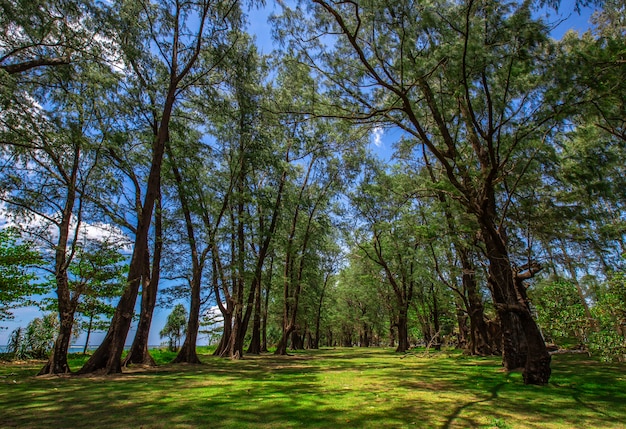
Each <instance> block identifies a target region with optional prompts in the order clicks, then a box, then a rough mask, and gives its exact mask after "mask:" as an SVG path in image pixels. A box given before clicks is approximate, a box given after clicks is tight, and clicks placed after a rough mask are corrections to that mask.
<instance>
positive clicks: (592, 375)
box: [0, 348, 626, 429]
mask: <svg viewBox="0 0 626 429" xmlns="http://www.w3.org/2000/svg"><path fill="white" fill-rule="evenodd" d="M199 351H200V352H201V353H202V354H201V359H202V361H203V364H202V365H184V364H176V365H172V364H163V365H160V366H158V367H156V368H131V369H130V370H128V371H127V372H126V373H124V374H121V375H116V376H93V375H92V376H58V377H57V376H46V377H35V375H34V374H36V373H37V371H38V370H39V369H40V368H41V366H42V365H43V362H36V361H28V362H0V428H13V427H16V428H50V427H54V428H255V429H259V428H261V429H263V428H272V429H273V428H300V427H304V428H339V427H350V428H413V427H419V428H542V429H545V428H626V366H625V365H617V364H605V363H599V362H597V361H595V360H592V359H590V358H589V357H587V356H586V355H580V354H578V355H567V354H557V355H554V356H553V365H552V378H551V379H550V383H549V384H548V385H547V386H525V385H524V384H523V382H522V377H521V374H520V373H519V372H505V371H503V370H502V368H501V366H500V362H499V359H498V358H475V357H467V356H463V355H462V354H460V353H458V352H456V351H444V352H440V353H431V354H427V353H421V352H420V351H417V352H414V353H408V354H404V355H399V354H396V353H394V352H393V350H392V349H377V348H371V349H363V348H351V349H346V348H339V349H322V350H312V351H304V352H297V353H295V354H294V355H293V356H274V355H269V354H268V355H262V356H246V358H245V359H243V360H238V361H232V360H228V359H222V358H216V357H212V356H210V354H209V351H208V350H206V349H202V350H199ZM155 354H156V355H158V356H157V358H158V359H157V360H160V361H164V360H166V359H169V358H171V357H172V356H173V354H167V353H165V352H155ZM83 360H84V358H83V357H82V356H80V355H76V356H75V357H73V359H72V360H71V363H72V365H73V368H75V369H78V368H79V367H80V365H81V363H82V361H83Z"/></svg>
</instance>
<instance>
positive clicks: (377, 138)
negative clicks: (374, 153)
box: [371, 127, 385, 147]
mask: <svg viewBox="0 0 626 429" xmlns="http://www.w3.org/2000/svg"><path fill="white" fill-rule="evenodd" d="M383 134H385V130H384V129H383V128H382V127H375V128H374V129H373V130H372V135H371V141H372V143H374V146H376V147H381V146H382V145H383Z"/></svg>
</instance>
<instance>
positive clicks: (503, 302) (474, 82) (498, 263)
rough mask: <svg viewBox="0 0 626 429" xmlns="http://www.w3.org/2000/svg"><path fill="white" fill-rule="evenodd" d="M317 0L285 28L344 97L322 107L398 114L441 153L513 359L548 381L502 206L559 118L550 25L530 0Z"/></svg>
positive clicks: (374, 115) (368, 117) (528, 375)
mask: <svg viewBox="0 0 626 429" xmlns="http://www.w3.org/2000/svg"><path fill="white" fill-rule="evenodd" d="M314 3H315V6H314V7H313V8H312V9H311V14H312V16H313V17H314V19H313V20H311V21H306V19H305V17H304V15H303V13H302V12H301V11H300V10H296V11H287V12H286V14H287V15H290V18H291V19H289V20H287V21H286V22H289V25H291V27H289V26H285V27H284V28H283V29H284V30H285V34H286V35H287V34H288V35H289V36H290V43H291V44H292V46H294V48H296V49H299V52H300V53H301V57H300V58H301V59H302V61H304V62H306V63H308V64H309V66H310V67H311V69H312V70H315V72H316V73H317V74H318V75H319V76H320V77H321V78H325V79H326V83H327V85H328V87H329V89H330V91H332V94H333V95H335V96H336V98H335V100H336V101H335V102H333V103H332V104H330V105H328V104H326V105H324V104H320V105H318V106H317V107H318V109H317V111H316V113H318V114H321V115H332V116H341V117H344V118H347V119H351V120H353V121H357V122H371V121H378V122H380V123H387V124H392V125H393V126H396V127H399V128H400V129H402V130H404V131H405V132H406V133H407V134H408V135H410V136H411V137H412V138H413V139H414V142H415V146H416V147H417V148H418V149H421V147H422V146H423V147H425V148H426V149H427V151H428V152H429V153H430V154H431V155H432V156H433V158H434V159H435V160H436V162H437V165H438V166H440V168H441V169H442V170H443V171H444V173H445V176H444V177H445V180H446V183H447V184H449V191H450V192H451V193H452V194H453V195H454V198H456V199H457V200H458V201H459V202H461V203H462V204H463V206H464V209H465V210H466V211H467V213H469V214H471V215H472V216H474V217H475V219H476V221H477V223H478V225H479V228H480V231H481V238H482V240H483V242H484V245H485V253H486V257H487V259H488V260H489V286H490V289H491V294H492V299H493V300H494V303H495V305H496V308H497V311H498V315H499V319H500V323H501V326H502V330H503V339H504V346H503V363H504V366H505V367H506V368H507V369H514V368H517V367H520V366H523V367H524V368H525V369H524V381H525V383H529V384H545V383H547V382H548V379H549V377H550V355H549V354H548V352H547V350H546V347H545V344H544V341H543V338H542V337H541V333H540V331H539V329H538V327H537V325H536V323H535V321H534V319H533V318H532V314H531V312H530V309H529V306H528V302H527V297H526V291H525V290H524V289H520V287H518V284H517V283H516V281H515V278H514V272H513V265H512V264H513V262H512V260H511V256H510V254H509V249H508V244H507V234H506V226H507V225H506V220H507V204H506V203H504V204H501V202H502V201H506V195H507V191H508V192H509V195H510V191H511V189H513V188H515V183H516V177H519V175H522V174H523V172H524V168H523V166H524V160H525V159H526V160H527V159H528V158H529V153H532V152H533V151H535V150H537V148H538V145H539V144H540V143H541V142H542V141H543V140H542V138H541V136H544V135H546V133H547V134H549V132H550V129H551V123H552V122H553V119H554V109H553V108H552V106H548V105H547V104H546V103H544V102H543V100H542V94H543V92H544V88H545V83H546V81H545V79H544V78H542V76H544V72H545V71H546V70H547V68H548V67H549V65H550V64H551V63H550V58H549V56H547V55H546V53H547V52H548V49H547V48H548V46H549V44H550V42H549V39H548V38H547V36H546V33H547V31H546V28H545V27H544V26H543V25H542V23H541V22H539V21H537V20H534V19H532V18H531V16H532V14H531V10H530V6H531V4H530V2H523V3H516V2H507V3H498V4H497V5H496V4H495V3H486V2H480V1H472V0H469V1H467V2H454V3H444V2H439V1H433V2H428V3H423V4H420V5H419V6H416V5H415V4H413V3H412V2H404V1H397V2H392V3H387V4H385V5H384V7H383V6H382V5H381V4H377V3H367V4H356V3H354V2H342V3H335V2H328V1H323V0H317V1H315V2H314ZM322 41H323V43H322ZM418 153H421V150H420V151H419V152H418ZM514 166H515V167H517V168H513V167H514ZM513 173H515V174H513ZM504 183H507V185H508V186H509V187H508V188H505V187H504V186H503V184H504Z"/></svg>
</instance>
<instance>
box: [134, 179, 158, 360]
mask: <svg viewBox="0 0 626 429" xmlns="http://www.w3.org/2000/svg"><path fill="white" fill-rule="evenodd" d="M154 230H155V231H154V239H155V242H154V255H153V262H152V270H151V271H150V254H149V252H148V251H147V250H146V253H145V256H144V257H145V259H144V264H145V266H144V275H143V279H142V286H141V288H142V296H141V313H140V315H139V323H138V325H137V332H136V333H135V339H134V340H133V344H132V345H131V347H130V350H129V351H128V354H127V355H126V358H125V359H124V366H127V365H129V364H132V363H134V364H140V365H148V366H156V362H155V361H154V359H153V357H152V355H151V354H150V350H149V348H148V347H149V344H148V342H149V339H150V327H151V326H152V316H153V315H154V307H155V306H156V299H157V293H158V289H159V279H160V276H161V253H162V249H163V239H162V231H163V227H162V216H161V194H160V191H159V195H158V198H157V200H156V212H155V214H154ZM146 249H147V244H146Z"/></svg>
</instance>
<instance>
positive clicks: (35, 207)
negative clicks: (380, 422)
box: [0, 0, 626, 384]
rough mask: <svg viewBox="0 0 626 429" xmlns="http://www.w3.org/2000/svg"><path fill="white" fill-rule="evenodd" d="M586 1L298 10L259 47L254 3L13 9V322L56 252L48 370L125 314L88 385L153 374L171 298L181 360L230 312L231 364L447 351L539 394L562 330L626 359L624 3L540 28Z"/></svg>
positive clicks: (168, 333)
mask: <svg viewBox="0 0 626 429" xmlns="http://www.w3.org/2000/svg"><path fill="white" fill-rule="evenodd" d="M592 4H595V2H586V1H578V2H576V3H575V5H574V6H571V5H565V4H560V2H555V1H534V2H533V1H514V0H510V1H505V2H491V1H482V0H455V1H444V0H428V1H423V2H417V3H416V2H409V1H403V0H397V1H396V0H394V1H387V2H376V1H348V2H340V1H326V0H315V1H313V2H293V3H282V2H281V3H280V4H279V6H280V7H279V8H278V7H277V10H276V13H275V15H274V16H273V17H272V18H271V25H272V28H273V32H274V36H275V39H276V42H277V44H276V45H275V48H276V49H275V50H273V51H272V52H271V53H262V52H263V51H264V50H260V49H259V48H258V46H256V44H255V40H254V37H253V36H252V35H250V34H248V33H247V25H248V22H249V21H251V20H253V19H254V18H255V11H256V8H257V7H259V6H262V4H261V5H259V4H257V3H256V2H239V1H208V0H206V1H204V0H203V1H198V2H180V1H174V0H144V1H127V0H116V1H112V2H98V3H93V4H92V3H91V2H82V1H75V0H71V1H70V0H68V1H65V0H63V1H51V0H50V1H48V0H46V1H37V2H22V1H17V0H7V1H1V2H0V10H1V11H3V12H4V14H3V15H2V18H0V24H1V25H2V28H3V31H2V34H0V42H1V43H0V75H2V76H4V77H5V78H6V82H8V84H7V85H5V86H4V87H3V89H2V92H1V93H0V103H1V104H2V106H3V110H2V111H1V112H0V162H1V163H2V164H1V166H0V183H1V184H2V190H1V191H0V201H2V203H3V204H4V205H5V206H6V212H7V214H8V216H9V217H10V218H11V221H12V222H13V223H14V224H15V225H18V226H19V230H20V234H21V237H22V239H23V240H26V241H24V243H26V242H28V243H31V242H32V247H28V245H25V244H22V242H18V241H16V240H17V237H18V236H17V235H15V234H16V233H15V232H13V231H9V230H3V231H2V235H0V238H1V240H2V241H1V244H2V245H1V246H0V251H1V252H3V253H2V254H0V267H7V268H6V269H5V268H2V269H3V270H5V271H0V281H2V282H3V287H2V289H1V292H0V293H1V294H2V295H0V296H1V298H2V300H1V302H2V305H3V309H2V311H3V314H7V313H6V312H7V311H9V310H10V307H11V306H14V305H17V304H18V303H19V302H20V301H21V302H25V301H24V300H26V299H28V298H29V297H30V296H31V295H33V293H36V292H37V290H36V289H35V284H36V282H35V281H34V279H33V278H31V276H30V275H29V274H27V273H26V272H25V271H24V269H25V267H27V266H29V265H31V264H33V263H34V262H35V261H38V259H37V258H36V256H37V253H40V254H41V258H42V260H41V263H40V265H41V267H42V269H43V270H47V271H48V272H49V273H51V274H52V275H53V279H54V280H53V283H54V289H55V292H56V310H57V311H58V317H59V325H58V334H57V337H56V341H55V344H54V347H53V350H52V353H51V354H50V357H49V361H48V363H47V365H46V366H45V367H44V368H43V369H42V372H41V373H42V374H44V373H48V374H50V373H63V372H69V366H68V365H67V352H68V348H69V345H70V341H71V338H72V331H73V330H74V331H75V329H76V328H75V326H76V322H77V321H78V320H80V319H81V318H83V317H87V318H88V320H89V324H88V325H87V326H88V329H89V330H91V327H92V322H93V321H94V320H95V319H97V315H98V314H101V313H107V312H108V314H109V316H107V318H106V323H105V325H106V327H105V330H106V331H107V333H106V336H105V339H104V340H103V341H102V343H101V344H100V346H99V347H98V349H97V350H96V351H95V352H94V353H93V354H92V355H91V356H90V358H89V360H88V361H87V362H86V363H85V365H84V366H83V368H82V369H81V372H82V373H90V372H95V371H102V372H104V373H107V374H109V373H117V372H121V371H122V370H123V367H124V366H125V365H130V364H137V363H142V364H150V365H153V364H154V360H153V359H152V358H151V356H150V352H149V350H148V336H149V332H150V327H151V325H152V324H153V316H154V313H155V308H157V306H159V305H162V304H164V303H166V305H167V306H168V307H173V308H174V309H175V313H176V317H174V313H172V315H171V316H172V318H175V319H176V320H174V319H172V321H168V324H167V326H166V328H164V330H163V331H161V333H162V335H163V336H164V337H167V338H169V340H170V346H171V348H172V349H176V350H177V356H176V358H175V361H176V362H188V363H199V362H200V361H199V359H198V357H197V355H196V346H197V343H198V338H199V337H198V333H199V328H200V325H201V321H202V319H203V317H204V316H205V315H206V314H208V313H211V314H213V313H214V312H215V311H219V313H220V314H221V316H222V319H223V322H222V323H223V332H222V337H221V339H220V342H219V344H217V349H216V351H215V354H216V355H219V356H224V357H225V356H228V357H230V358H232V359H240V358H242V357H243V356H244V355H245V354H258V353H261V352H265V351H267V350H269V349H271V348H274V350H275V352H276V353H277V354H287V352H288V349H289V348H291V349H298V348H303V347H310V348H317V347H320V346H323V345H328V346H334V345H342V346H353V345H360V346H364V347H365V346H372V345H387V346H392V347H394V348H395V349H396V350H397V352H407V351H408V350H410V349H411V348H412V347H415V346H417V345H421V346H424V347H428V348H431V347H432V348H435V349H440V348H441V347H446V346H454V347H458V348H462V349H463V350H465V351H466V352H467V353H469V354H475V355H500V356H502V362H503V366H504V367H505V369H507V370H515V369H518V368H522V369H523V374H524V381H525V383H528V384H546V383H547V382H548V380H549V378H550V374H551V367H550V361H551V356H550V354H549V351H548V347H547V346H546V341H550V342H555V343H557V344H556V346H557V347H558V346H562V347H565V346H574V345H576V346H578V347H582V348H584V349H586V350H589V351H591V352H592V353H596V354H600V355H601V356H603V357H604V358H606V359H622V360H623V359H624V349H625V344H626V343H625V341H626V340H625V339H626V332H625V331H624V329H623V322H624V319H623V311H622V310H623V306H624V300H625V299H626V298H625V297H624V294H623V293H622V292H623V284H624V282H623V270H624V259H623V253H624V251H625V250H626V248H625V246H624V239H625V237H624V232H625V231H626V229H625V228H624V219H625V213H624V196H623V191H622V189H623V185H624V183H623V181H624V174H623V173H624V171H623V170H624V160H625V152H624V141H625V134H624V133H625V130H624V120H625V117H626V116H625V109H624V100H625V99H626V97H625V96H624V95H625V93H626V92H625V91H626V88H625V87H624V82H626V76H625V70H626V69H625V68H624V66H623V63H624V58H623V56H624V52H625V51H624V40H626V37H625V30H624V19H623V13H622V12H623V5H621V6H620V3H619V2H611V1H607V2H603V4H602V5H599V4H598V5H596V6H597V8H598V11H597V12H596V13H595V14H594V15H593V17H592V18H591V23H590V28H589V30H588V31H586V32H583V33H581V34H578V33H575V32H568V33H566V34H565V35H564V36H563V38H562V39H561V40H555V39H554V38H553V37H552V36H551V29H552V28H553V26H554V24H553V23H551V22H550V21H549V14H546V10H549V11H552V10H554V8H556V7H560V8H561V9H562V8H564V7H566V6H567V7H570V6H571V7H572V8H573V9H574V10H573V11H572V12H573V13H577V11H580V10H581V9H580V8H583V7H586V6H588V5H592ZM16 11H19V13H18V12H16ZM376 136H377V137H376ZM381 136H383V137H384V140H385V144H386V145H387V152H388V156H387V157H386V158H385V159H381V158H378V157H376V156H375V155H374V153H373V152H374V151H373V144H372V141H373V140H374V139H375V138H380V137H381ZM89 234H92V235H93V236H94V237H91V238H93V240H92V239H91V238H90V240H87V238H89V237H88V236H89ZM103 237H104V238H103ZM96 238H97V240H96ZM87 242H89V243H108V244H110V247H109V246H108V245H104V244H102V247H98V248H94V249H92V248H88V247H86V245H85V243H87ZM128 242H130V243H132V246H131V245H128V244H127V243H128ZM24 246H26V247H24ZM35 246H36V247H35ZM34 249H37V252H34ZM121 249H124V252H123V253H120V252H119V251H120V250H121ZM5 254H6V256H4V255H5ZM5 261H6V262H5ZM121 275H123V276H124V280H121V279H120V276H121ZM6 279H9V280H6ZM7 281H8V282H9V283H7V284H9V285H10V286H7V287H6V288H5V286H4V284H5V283H6V282H7ZM138 300H140V302H139V303H138V302H137V301H138ZM104 304H107V305H109V304H110V305H112V307H111V308H109V309H108V310H107V309H106V308H105V307H106V306H104ZM113 307H114V308H113ZM216 309H217V310H216ZM105 310H106V311H105ZM109 317H110V321H109ZM134 321H136V323H137V329H136V330H134V331H133V332H134V335H135V337H134V339H133V340H132V347H131V349H130V351H129V353H128V354H127V356H126V358H125V359H124V360H122V352H123V350H124V346H125V344H126V343H127V340H128V342H129V343H130V339H127V336H128V334H129V332H131V326H132V324H133V322H134ZM183 337H184V339H183ZM179 341H182V344H180V347H179Z"/></svg>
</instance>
